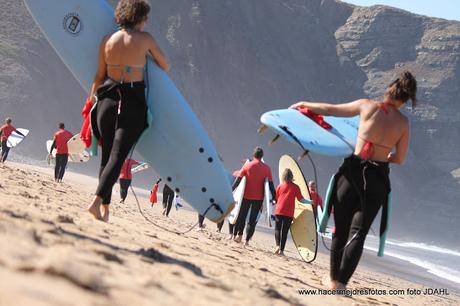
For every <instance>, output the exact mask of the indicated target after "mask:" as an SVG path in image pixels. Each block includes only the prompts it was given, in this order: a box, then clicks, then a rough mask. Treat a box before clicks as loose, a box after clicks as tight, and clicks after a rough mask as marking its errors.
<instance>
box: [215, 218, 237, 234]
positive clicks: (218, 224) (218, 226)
mask: <svg viewBox="0 0 460 306" xmlns="http://www.w3.org/2000/svg"><path fill="white" fill-rule="evenodd" d="M224 222H225V220H222V221H220V222H219V223H217V230H218V231H219V232H220V231H221V230H222V227H223V226H224ZM234 228H235V225H234V224H231V223H230V222H228V233H229V234H230V235H233V230H234Z"/></svg>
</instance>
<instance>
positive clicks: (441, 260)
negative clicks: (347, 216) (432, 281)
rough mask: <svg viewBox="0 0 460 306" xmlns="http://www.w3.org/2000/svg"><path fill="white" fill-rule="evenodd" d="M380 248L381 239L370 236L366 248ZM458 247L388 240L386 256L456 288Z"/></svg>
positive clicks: (459, 266) (459, 263)
mask: <svg viewBox="0 0 460 306" xmlns="http://www.w3.org/2000/svg"><path fill="white" fill-rule="evenodd" d="M325 237H326V238H328V239H330V238H331V234H330V233H328V234H326V235H325ZM319 239H321V238H319ZM329 243H330V241H329ZM378 247H379V238H378V237H377V236H374V235H371V234H369V235H368V236H367V238H366V243H365V245H364V248H365V249H367V250H370V251H373V252H375V254H377V250H378ZM454 247H455V246H454ZM456 247H457V248H459V249H454V248H452V249H447V248H443V247H439V246H436V245H429V244H425V243H418V242H405V241H398V240H394V239H387V241H386V245H385V256H390V257H394V258H397V259H399V260H403V261H406V262H409V263H411V264H413V265H416V266H418V267H420V268H422V269H424V270H426V271H427V272H428V273H431V274H433V275H436V276H437V277H440V278H442V279H445V280H448V281H449V282H451V283H452V284H453V285H454V286H456V285H458V286H460V246H459V245H457V246H456Z"/></svg>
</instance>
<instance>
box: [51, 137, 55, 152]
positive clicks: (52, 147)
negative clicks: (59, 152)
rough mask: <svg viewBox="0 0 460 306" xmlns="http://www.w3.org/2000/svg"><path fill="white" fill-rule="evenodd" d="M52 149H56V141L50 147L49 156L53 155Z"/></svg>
mask: <svg viewBox="0 0 460 306" xmlns="http://www.w3.org/2000/svg"><path fill="white" fill-rule="evenodd" d="M54 149H56V140H54V141H53V144H52V145H51V149H50V154H51V153H53V150H54Z"/></svg>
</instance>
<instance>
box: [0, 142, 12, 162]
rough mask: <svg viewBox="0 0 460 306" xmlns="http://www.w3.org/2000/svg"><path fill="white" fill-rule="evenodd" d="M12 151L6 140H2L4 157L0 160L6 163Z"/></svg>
mask: <svg viewBox="0 0 460 306" xmlns="http://www.w3.org/2000/svg"><path fill="white" fill-rule="evenodd" d="M9 152H10V148H8V146H7V145H6V140H2V157H1V159H0V161H1V162H2V163H4V162H5V161H6V159H7V158H8V153H9Z"/></svg>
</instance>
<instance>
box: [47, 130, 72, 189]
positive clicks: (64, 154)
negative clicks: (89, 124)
mask: <svg viewBox="0 0 460 306" xmlns="http://www.w3.org/2000/svg"><path fill="white" fill-rule="evenodd" d="M58 127H59V130H58V131H57V132H56V133H54V136H53V144H52V145H51V150H50V155H52V153H51V152H53V150H54V148H56V166H55V167H54V180H55V181H56V182H58V183H59V182H62V178H63V177H64V173H65V168H66V167H67V162H68V161H69V148H68V147H67V142H68V141H69V140H70V139H71V138H72V137H73V134H72V133H70V132H69V131H67V130H66V129H65V125H64V123H62V122H60V123H59V124H58Z"/></svg>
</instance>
